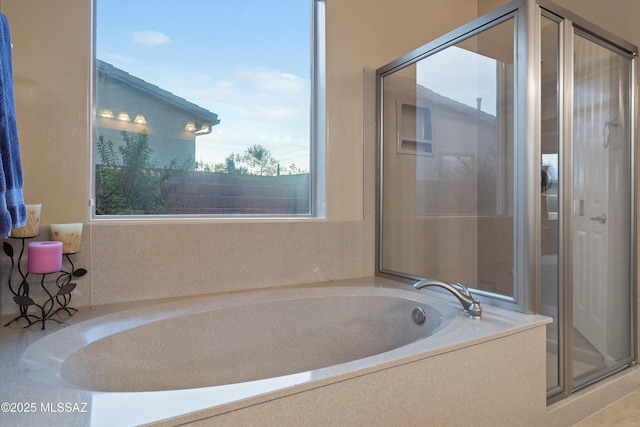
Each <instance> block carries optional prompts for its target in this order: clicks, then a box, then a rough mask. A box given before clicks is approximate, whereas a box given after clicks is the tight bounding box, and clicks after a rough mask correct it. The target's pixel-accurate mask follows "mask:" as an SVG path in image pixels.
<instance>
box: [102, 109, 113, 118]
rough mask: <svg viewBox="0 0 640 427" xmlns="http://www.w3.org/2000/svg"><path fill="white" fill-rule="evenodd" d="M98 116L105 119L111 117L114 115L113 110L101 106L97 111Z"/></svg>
mask: <svg viewBox="0 0 640 427" xmlns="http://www.w3.org/2000/svg"><path fill="white" fill-rule="evenodd" d="M98 116H100V117H104V118H105V119H113V118H114V117H115V116H114V115H113V111H111V110H110V109H108V108H103V109H102V110H100V111H99V112H98Z"/></svg>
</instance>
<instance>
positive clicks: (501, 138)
mask: <svg viewBox="0 0 640 427" xmlns="http://www.w3.org/2000/svg"><path fill="white" fill-rule="evenodd" d="M636 55H637V48H636V47H635V46H633V45H630V44H629V43H627V42H625V41H623V40H620V39H619V38H617V37H615V36H614V35H612V34H609V33H607V32H605V31H603V30H601V29H599V28H597V27H595V26H593V25H592V24H590V23H589V22H586V21H584V20H582V19H581V18H579V17H578V16H575V15H574V14H572V13H571V12H569V11H567V10H565V9H563V8H561V7H558V6H557V5H555V4H553V3H551V2H548V1H543V0H539V1H535V0H516V1H513V2H511V3H509V4H507V5H505V6H503V7H501V8H499V9H497V10H495V11H493V12H491V13H489V14H487V15H485V16H483V17H481V18H478V19H477V20H475V21H473V22H471V23H469V24H467V25H465V26H464V27H461V28H459V29H457V30H455V31H453V32H451V33H449V34H447V35H445V36H443V37H441V38H439V39H437V40H434V41H432V42H430V43H427V44H426V45H424V46H422V47H421V48H419V49H416V50H415V51H413V52H410V53H408V54H407V55H405V56H403V57H402V58H399V59H398V60H396V61H393V62H392V63H390V64H387V65H386V66H384V67H382V68H380V69H379V70H378V71H377V75H378V115H379V117H378V119H379V120H378V123H379V141H380V143H379V156H378V160H379V176H378V209H379V212H378V224H377V226H378V227H377V229H378V230H377V243H378V245H377V247H378V260H377V265H378V272H379V274H381V275H387V276H393V277H395V278H400V279H402V280H406V281H408V282H411V281H417V280H420V279H422V278H433V279H438V280H443V281H447V282H460V283H463V284H465V285H467V286H469V287H470V288H471V289H472V292H473V293H474V294H475V295H478V296H480V297H481V299H483V300H485V301H487V302H490V303H492V304H496V305H500V306H504V307H507V308H511V309H515V310H519V311H523V312H526V313H533V312H537V313H542V314H546V315H548V316H550V317H552V318H553V319H554V322H553V323H552V324H550V325H549V326H548V330H547V359H548V367H547V385H548V396H549V398H550V400H554V399H558V398H561V397H563V396H567V395H569V394H571V393H572V392H573V391H575V390H577V389H579V388H581V387H584V386H586V385H588V384H591V383H592V382H594V381H597V380H598V379H601V378H603V377H604V376H606V375H609V374H611V373H613V372H617V371H619V370H620V369H624V368H625V367H626V366H628V365H629V364H630V363H633V360H635V359H636V357H635V355H634V354H633V349H634V346H633V336H634V331H633V327H632V325H633V318H634V310H633V301H634V298H635V295H634V294H633V289H634V286H633V284H634V280H635V276H634V268H633V265H634V263H633V262H632V260H633V256H634V251H635V239H633V238H632V237H633V236H635V227H634V221H633V218H634V215H633V213H634V209H635V207H634V206H635V205H634V202H633V196H634V190H633V177H634V169H633V156H634V151H633V143H632V141H633V140H634V120H633V117H634V97H633V92H632V87H633V85H634V78H635V77H634V76H635V57H636Z"/></svg>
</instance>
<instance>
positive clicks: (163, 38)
mask: <svg viewBox="0 0 640 427" xmlns="http://www.w3.org/2000/svg"><path fill="white" fill-rule="evenodd" d="M132 39H133V43H135V44H141V45H144V46H157V45H162V44H167V43H170V42H171V40H170V39H169V36H167V35H166V34H163V33H161V32H158V31H136V32H135V33H133V36H132Z"/></svg>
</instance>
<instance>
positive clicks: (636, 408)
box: [573, 391, 640, 427]
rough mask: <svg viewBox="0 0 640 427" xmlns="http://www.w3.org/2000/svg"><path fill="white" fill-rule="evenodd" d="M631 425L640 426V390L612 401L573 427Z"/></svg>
mask: <svg viewBox="0 0 640 427" xmlns="http://www.w3.org/2000/svg"><path fill="white" fill-rule="evenodd" d="M605 426H606V427H613V426H615V427H631V426H636V427H638V426H640V391H635V392H633V393H631V394H630V395H628V396H627V397H625V398H623V399H620V400H618V401H617V402H614V403H612V404H611V405H609V406H607V407H606V408H604V409H602V410H600V411H599V412H596V413H595V414H593V415H591V416H590V417H589V418H585V419H584V420H582V421H580V422H579V423H578V424H575V425H574V426H573V427H605Z"/></svg>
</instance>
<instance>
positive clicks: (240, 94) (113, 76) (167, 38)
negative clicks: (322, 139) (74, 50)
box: [94, 0, 321, 216]
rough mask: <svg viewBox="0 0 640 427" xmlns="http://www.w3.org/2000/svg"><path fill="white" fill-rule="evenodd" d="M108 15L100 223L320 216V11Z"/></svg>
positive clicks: (225, 6) (228, 8)
mask: <svg viewBox="0 0 640 427" xmlns="http://www.w3.org/2000/svg"><path fill="white" fill-rule="evenodd" d="M95 2H96V3H95V17H96V18H95V29H94V32H95V56H96V61H95V63H96V66H95V73H94V87H95V105H94V110H95V116H94V132H95V141H94V144H95V145H94V162H95V186H94V194H95V214H96V215H97V216H105V215H190V216H193V215H311V214H312V213H313V210H312V199H313V198H312V193H311V187H312V185H311V184H312V181H313V180H312V171H313V170H314V163H313V158H314V156H313V155H312V153H313V150H314V138H313V132H314V128H315V118H314V117H315V114H316V110H317V109H316V108H315V106H314V105H315V103H316V101H317V100H316V99H315V96H314V93H318V91H316V90H314V85H315V78H314V77H315V76H316V70H314V67H313V64H317V63H319V61H318V59H319V58H318V57H316V55H317V54H319V53H318V50H317V49H314V46H315V45H316V44H315V40H314V39H315V37H314V35H315V34H317V31H318V28H317V26H318V25H317V21H316V19H315V13H314V8H315V7H316V5H317V4H318V3H319V0H135V1H131V0H95ZM320 62H321V61H320Z"/></svg>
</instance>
